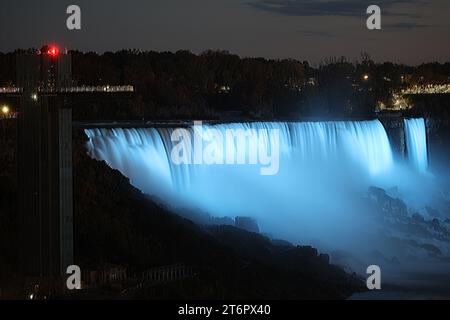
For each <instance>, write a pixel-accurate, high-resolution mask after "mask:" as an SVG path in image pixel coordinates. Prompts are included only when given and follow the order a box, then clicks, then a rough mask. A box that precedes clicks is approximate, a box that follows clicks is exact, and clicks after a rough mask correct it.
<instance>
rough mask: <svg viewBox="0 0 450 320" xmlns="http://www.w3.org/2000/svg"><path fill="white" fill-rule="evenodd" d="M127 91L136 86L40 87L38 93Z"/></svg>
mask: <svg viewBox="0 0 450 320" xmlns="http://www.w3.org/2000/svg"><path fill="white" fill-rule="evenodd" d="M22 92H23V88H18V87H2V88H0V93H6V94H8V93H9V94H18V93H22ZM122 92H123V93H126V92H131V93H132V92H134V87H133V86H130V85H125V86H109V85H106V86H76V87H62V88H47V87H44V88H38V89H37V93H122Z"/></svg>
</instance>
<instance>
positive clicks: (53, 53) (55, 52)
mask: <svg viewBox="0 0 450 320" xmlns="http://www.w3.org/2000/svg"><path fill="white" fill-rule="evenodd" d="M47 54H49V55H51V56H53V57H56V56H57V55H58V54H59V49H58V48H57V47H55V46H51V47H50V48H48V50H47Z"/></svg>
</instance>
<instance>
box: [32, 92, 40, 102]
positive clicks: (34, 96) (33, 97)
mask: <svg viewBox="0 0 450 320" xmlns="http://www.w3.org/2000/svg"><path fill="white" fill-rule="evenodd" d="M31 99H33V100H34V101H37V99H38V96H37V94H36V93H33V94H32V95H31Z"/></svg>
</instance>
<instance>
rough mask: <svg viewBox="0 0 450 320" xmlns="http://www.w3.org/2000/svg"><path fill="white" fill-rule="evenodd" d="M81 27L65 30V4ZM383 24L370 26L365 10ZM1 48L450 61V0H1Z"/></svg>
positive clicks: (407, 61) (317, 59)
mask: <svg viewBox="0 0 450 320" xmlns="http://www.w3.org/2000/svg"><path fill="white" fill-rule="evenodd" d="M70 4H77V5H79V6H80V7H81V10H82V30H81V31H69V30H68V29H67V28H66V18H67V15H66V8H67V6H68V5H70ZM370 4H377V5H379V6H380V7H381V10H382V30H380V31H377V30H375V31H370V30H368V29H367V28H366V18H367V15H366V8H367V6H368V5H370ZM0 26H1V28H0V51H3V52H5V51H12V50H14V49H16V48H29V47H36V48H38V47H40V46H41V45H42V44H44V43H48V42H54V43H59V44H61V46H62V47H67V48H69V49H79V50H83V51H86V50H93V51H99V52H103V51H114V50H118V49H123V48H135V49H144V50H156V51H166V50H170V51H176V50H180V49H187V50H191V51H193V52H195V53H200V52H202V51H204V50H206V49H220V50H228V51H230V52H232V53H237V54H239V55H241V56H262V57H267V58H295V59H299V60H308V61H310V62H312V63H318V62H320V61H321V60H322V59H324V58H327V57H335V56H346V57H348V58H349V59H351V60H352V59H354V58H358V57H359V56H360V53H361V52H368V53H369V54H370V55H371V56H372V57H373V58H374V59H375V60H376V61H386V60H388V61H394V62H402V63H407V64H418V63H422V62H431V61H440V62H444V61H450V33H449V31H450V1H449V0H369V1H367V0H120V1H119V0H72V1H65V0H38V1H36V0H1V3H0Z"/></svg>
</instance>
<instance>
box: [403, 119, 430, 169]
mask: <svg viewBox="0 0 450 320" xmlns="http://www.w3.org/2000/svg"><path fill="white" fill-rule="evenodd" d="M404 124H405V136H406V149H407V150H408V159H409V162H410V163H411V164H412V165H413V166H414V168H416V169H417V170H418V171H420V172H426V170H427V168H428V154H427V133H426V127H425V120H424V119H423V118H419V119H405V120H404Z"/></svg>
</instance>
